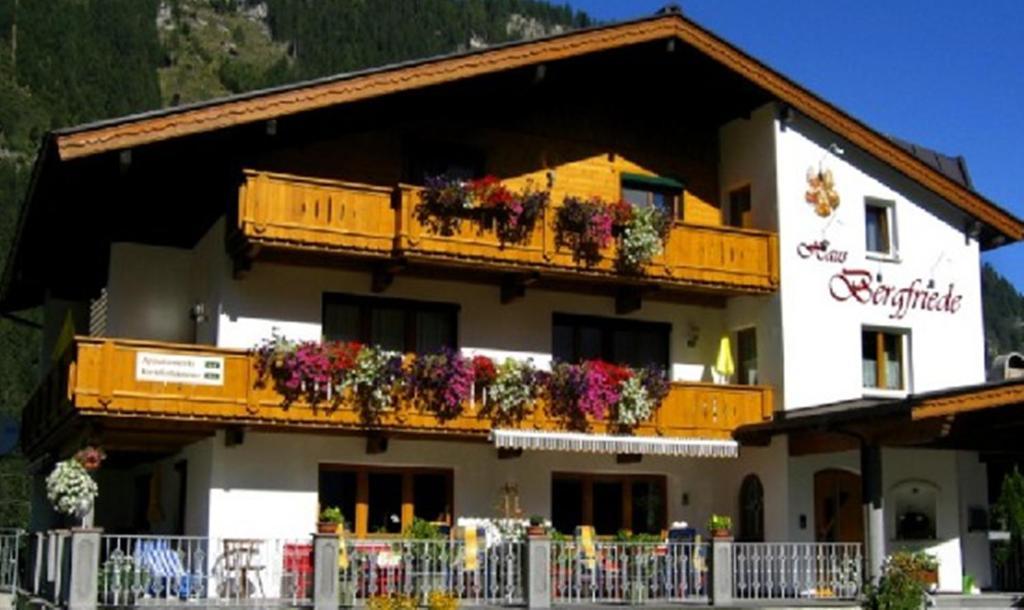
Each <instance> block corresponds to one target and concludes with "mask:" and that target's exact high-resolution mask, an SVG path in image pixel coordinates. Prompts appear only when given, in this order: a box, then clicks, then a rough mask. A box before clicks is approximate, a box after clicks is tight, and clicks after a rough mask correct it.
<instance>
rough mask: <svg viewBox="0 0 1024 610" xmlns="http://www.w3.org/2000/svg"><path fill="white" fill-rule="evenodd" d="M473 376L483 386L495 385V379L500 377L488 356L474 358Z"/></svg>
mask: <svg viewBox="0 0 1024 610" xmlns="http://www.w3.org/2000/svg"><path fill="white" fill-rule="evenodd" d="M473 376H474V378H475V379H476V382H477V383H478V384H480V385H481V386H487V385H491V384H492V383H494V379H495V378H496V377H497V376H498V372H497V370H495V367H494V361H493V360H491V359H490V358H488V357H487V356H473Z"/></svg>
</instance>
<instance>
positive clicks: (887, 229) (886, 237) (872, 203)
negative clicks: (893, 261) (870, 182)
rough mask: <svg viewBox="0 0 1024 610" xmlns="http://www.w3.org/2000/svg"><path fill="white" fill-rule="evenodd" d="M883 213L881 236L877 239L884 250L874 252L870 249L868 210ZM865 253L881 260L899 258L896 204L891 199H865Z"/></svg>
mask: <svg viewBox="0 0 1024 610" xmlns="http://www.w3.org/2000/svg"><path fill="white" fill-rule="evenodd" d="M869 208H870V209H875V210H879V211H881V216H880V219H881V221H880V225H879V235H878V236H877V238H878V239H879V241H880V243H882V245H883V246H884V249H883V250H872V249H871V248H870V247H868V239H869V236H868V229H869V225H868V213H869V212H868V209H869ZM864 251H865V252H866V253H867V255H868V256H874V257H881V258H894V257H896V256H897V252H898V245H897V239H896V202H895V201H893V200H891V199H879V198H877V197H865V198H864Z"/></svg>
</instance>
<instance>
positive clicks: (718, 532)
mask: <svg viewBox="0 0 1024 610" xmlns="http://www.w3.org/2000/svg"><path fill="white" fill-rule="evenodd" d="M711 537H712V538H732V532H730V531H729V530H727V529H724V528H718V529H713V530H711Z"/></svg>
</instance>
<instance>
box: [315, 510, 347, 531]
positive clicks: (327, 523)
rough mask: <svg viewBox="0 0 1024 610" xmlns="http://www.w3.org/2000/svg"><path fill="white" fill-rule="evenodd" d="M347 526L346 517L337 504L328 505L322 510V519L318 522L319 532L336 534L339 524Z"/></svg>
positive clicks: (317, 529)
mask: <svg viewBox="0 0 1024 610" xmlns="http://www.w3.org/2000/svg"><path fill="white" fill-rule="evenodd" d="M339 525H340V526H341V527H342V528H344V527H345V517H344V515H342V514H341V509H340V508H338V507H337V506H328V507H327V508H325V509H323V510H322V511H320V520H319V521H318V522H317V524H316V531H317V533H318V534H334V533H336V532H337V531H338V526H339Z"/></svg>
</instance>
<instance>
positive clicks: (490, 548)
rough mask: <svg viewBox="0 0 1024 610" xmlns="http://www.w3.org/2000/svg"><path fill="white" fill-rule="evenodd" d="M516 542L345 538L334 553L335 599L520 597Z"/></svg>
mask: <svg viewBox="0 0 1024 610" xmlns="http://www.w3.org/2000/svg"><path fill="white" fill-rule="evenodd" d="M524 547H525V543H523V542H520V541H509V540H505V541H491V542H490V543H488V542H487V541H486V540H485V539H484V538H481V539H480V540H479V542H478V544H477V545H476V548H475V549H473V548H472V547H467V545H466V543H465V541H463V540H398V539H380V540H370V539H367V540H347V541H346V544H345V554H344V555H343V556H342V557H340V558H339V568H340V570H339V578H340V583H339V584H340V591H341V594H340V603H341V605H342V606H351V605H360V604H363V603H365V601H366V600H367V599H370V598H372V597H377V596H391V595H403V596H410V597H413V598H414V599H416V600H417V601H418V602H420V603H424V602H426V600H427V598H428V597H429V595H430V594H431V593H432V592H435V591H439V592H442V593H446V594H448V595H451V596H453V597H455V598H457V599H458V600H459V602H460V604H463V605H478V604H484V605H517V604H522V603H523V602H524V594H523V583H522V580H523V571H524V569H525V567H524V565H523V552H524Z"/></svg>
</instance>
